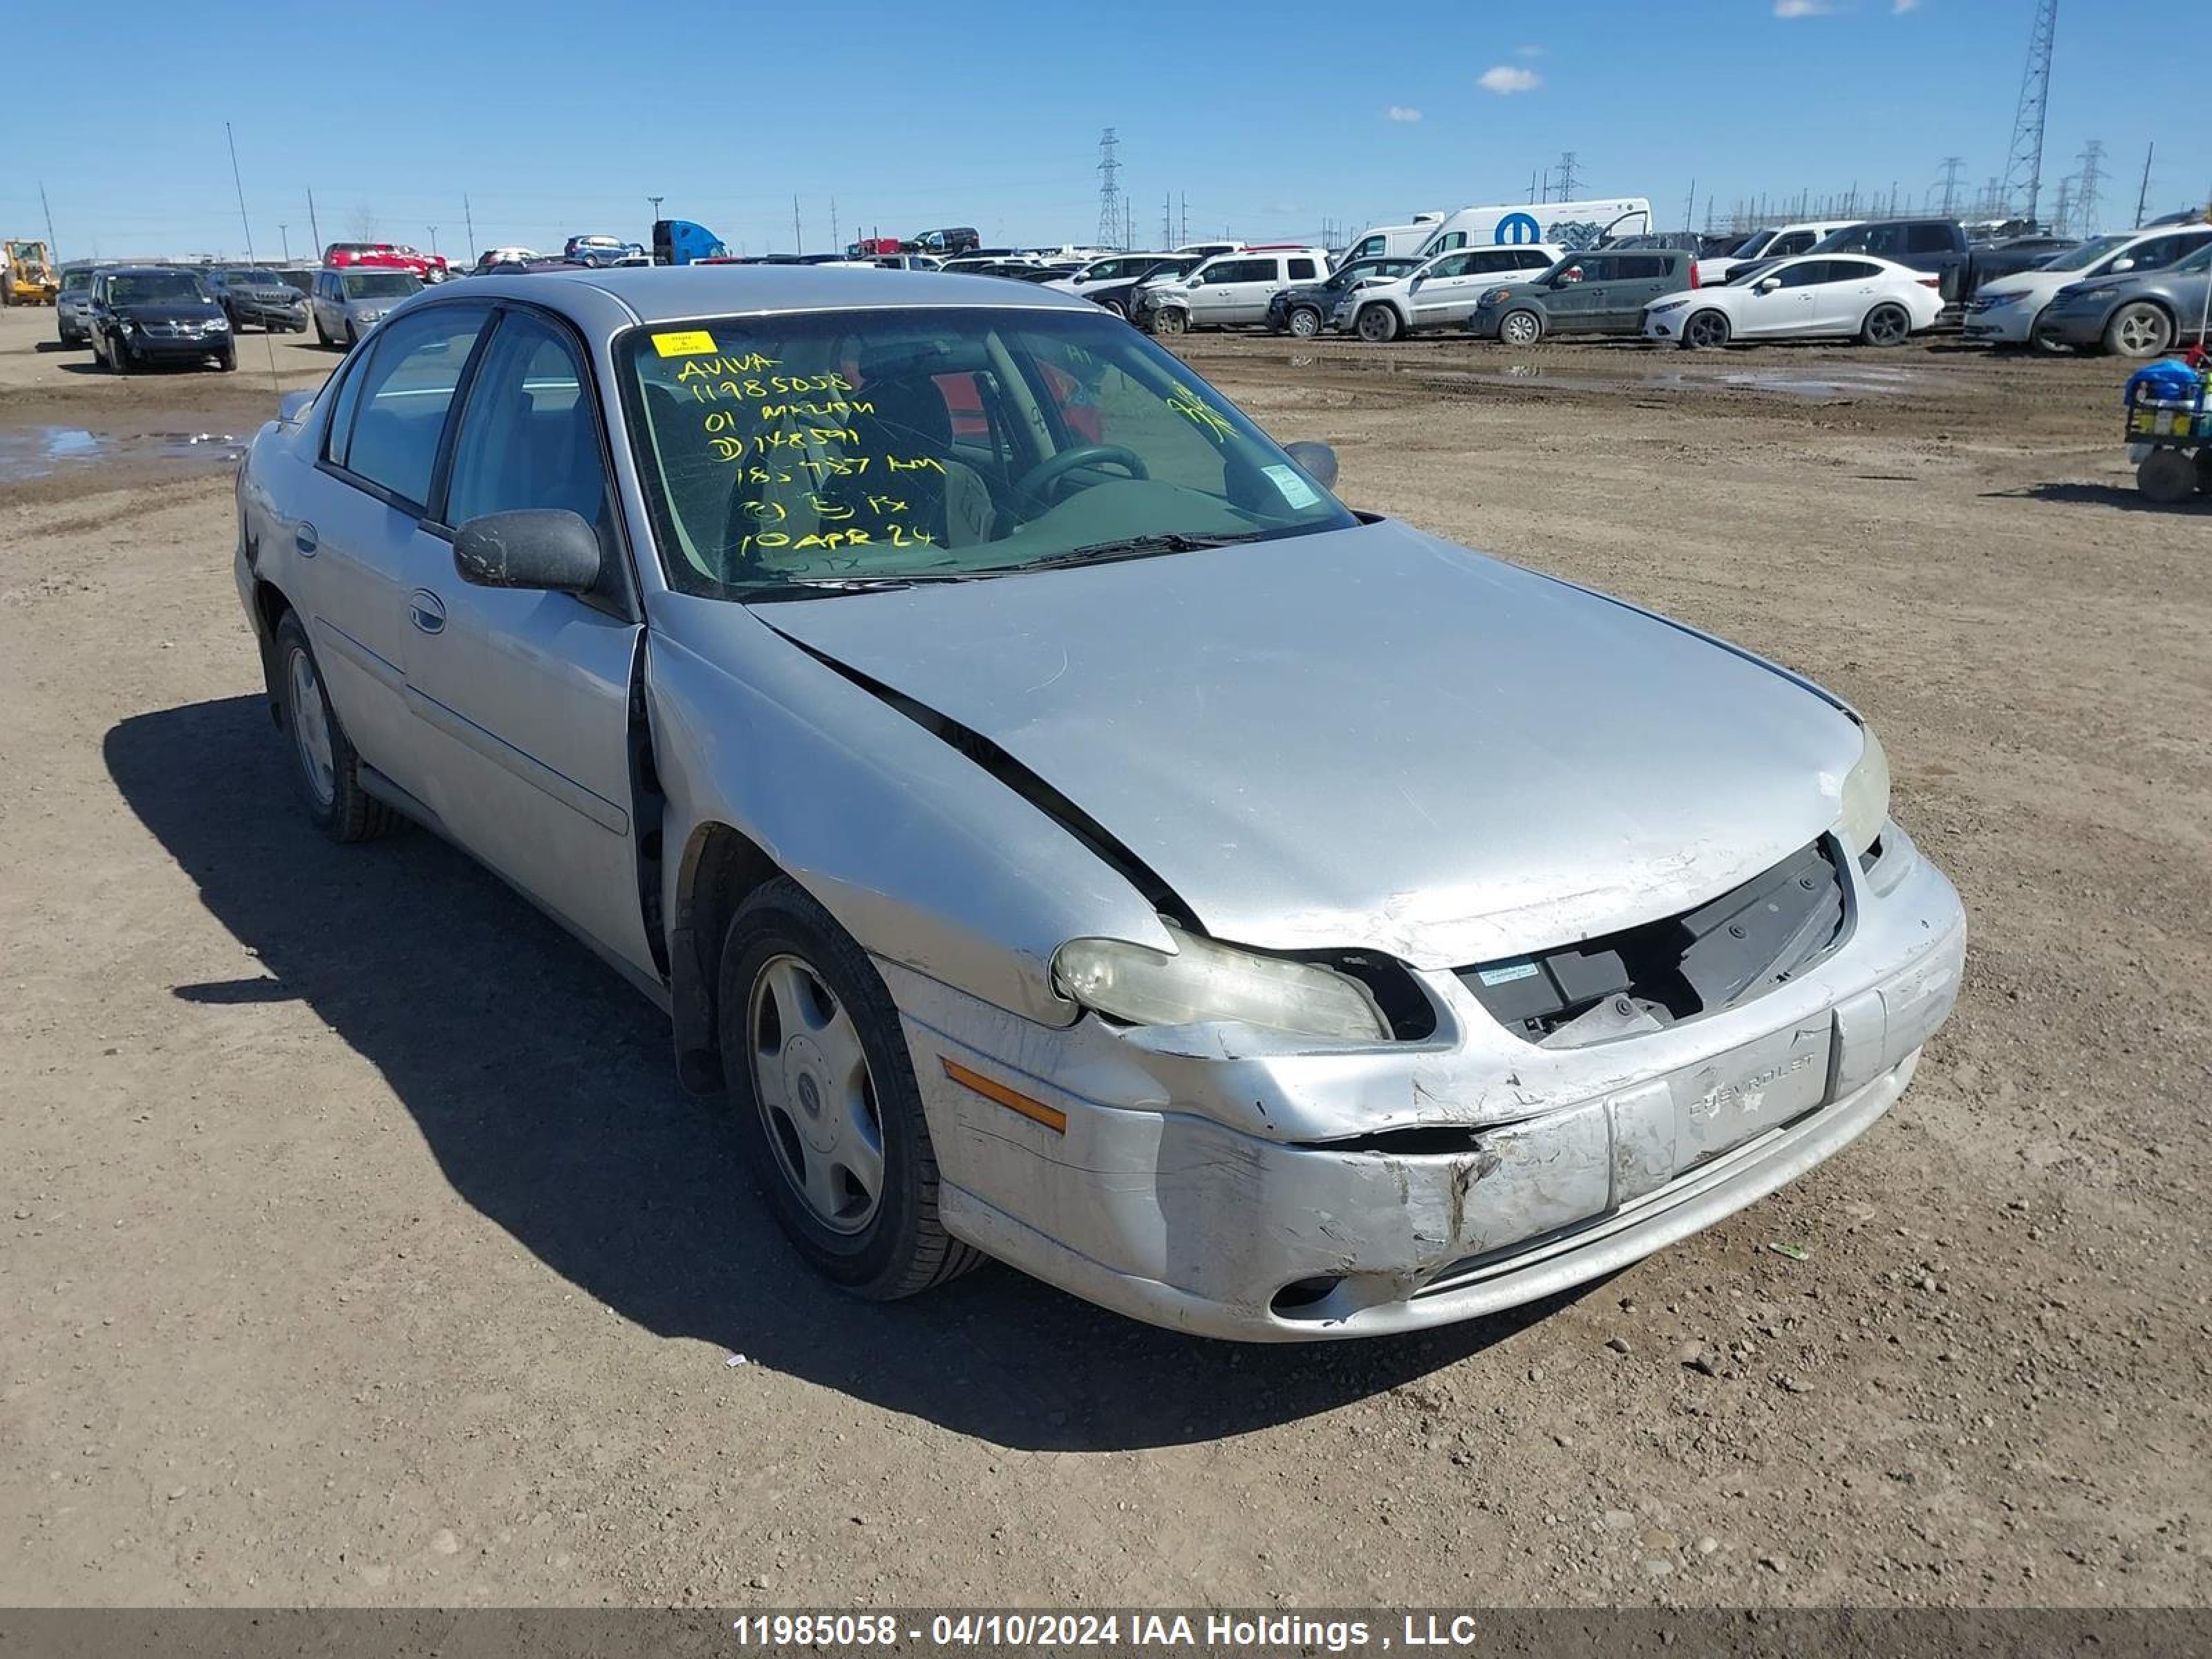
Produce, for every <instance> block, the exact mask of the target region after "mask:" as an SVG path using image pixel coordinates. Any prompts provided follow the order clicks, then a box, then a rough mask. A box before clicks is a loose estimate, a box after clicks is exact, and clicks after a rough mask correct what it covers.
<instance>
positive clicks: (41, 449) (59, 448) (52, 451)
mask: <svg viewBox="0 0 2212 1659" xmlns="http://www.w3.org/2000/svg"><path fill="white" fill-rule="evenodd" d="M245 453H246V440H245V439H244V438H242V437H239V436H237V435H234V434H231V433H228V432H132V433H106V432H94V431H93V430H91V429H90V428H85V427H76V426H46V425H41V426H27V427H17V428H12V429H9V428H0V483H18V482H20V481H21V480H24V479H27V478H45V477H52V475H53V474H55V473H57V472H61V471H67V470H69V469H70V468H73V467H78V466H83V465H90V464H94V463H97V462H101V461H121V460H181V461H191V462H197V463H201V464H204V465H210V466H230V465H236V463H237V461H238V459H239V458H240V456H242V455H243V454H245Z"/></svg>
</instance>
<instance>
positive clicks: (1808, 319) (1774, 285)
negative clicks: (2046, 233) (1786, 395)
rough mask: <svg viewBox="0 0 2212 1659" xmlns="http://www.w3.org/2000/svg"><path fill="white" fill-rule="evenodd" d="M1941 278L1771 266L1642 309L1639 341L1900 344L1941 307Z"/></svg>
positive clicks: (1856, 263)
mask: <svg viewBox="0 0 2212 1659" xmlns="http://www.w3.org/2000/svg"><path fill="white" fill-rule="evenodd" d="M1939 280H1940V279H1939V278H1937V277H1936V275H1935V274H1934V273H1933V272H1929V271H1921V270H1912V269H1911V268H1910V267H1908V266H1905V265H1900V264H1892V263H1891V262H1890V261H1888V260H1887V259H1875V258H1869V257H1868V256H1866V255H1864V254H1853V255H1851V256H1850V257H1848V258H1844V257H1825V256H1811V257H1808V258H1802V259H1786V260H1784V261H1783V262H1782V263H1781V264H1775V265H1770V266H1768V267H1767V268H1766V269H1765V270H1762V271H1760V272H1759V273H1758V274H1757V275H1756V276H1753V277H1752V278H1750V279H1749V280H1748V281H1744V282H1734V283H1724V284H1723V285H1722V286H1721V287H1718V288H1699V289H1686V290H1685V291H1684V292H1682V293H1680V294H1669V295H1666V296H1665V297H1664V298H1662V299H1658V300H1654V301H1652V302H1651V303H1650V305H1648V306H1646V307H1644V338H1645V339H1647V340H1674V341H1676V342H1678V343H1680V344H1682V345H1684V346H1724V345H1726V344H1727V343H1729V341H1730V340H1735V339H1747V340H1748V339H1759V340H1775V339H1803V338H1811V337H1819V336H1823V335H1827V336H1835V337H1843V338H1857V340H1859V341H1860V342H1862V343H1864V344H1867V345H1878V346H1893V345H1903V344H1904V343H1905V339H1906V337H1908V336H1910V335H1911V334H1913V333H1915V332H1916V331H1918V330H1921V329H1923V328H1928V327H1930V326H1932V325H1934V323H1935V321H1936V318H1937V316H1938V315H1940V314H1941V313H1942V309H1943V296H1942V292H1941V291H1940V288H1939Z"/></svg>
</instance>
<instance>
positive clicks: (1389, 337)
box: [1352, 305, 1398, 345]
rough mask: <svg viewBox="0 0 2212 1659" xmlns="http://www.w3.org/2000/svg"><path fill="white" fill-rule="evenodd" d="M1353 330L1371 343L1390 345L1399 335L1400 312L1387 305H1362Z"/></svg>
mask: <svg viewBox="0 0 2212 1659" xmlns="http://www.w3.org/2000/svg"><path fill="white" fill-rule="evenodd" d="M1352 332H1353V333H1355V334H1357V335H1358V337H1360V338H1361V339H1363V340H1364V341H1366V342H1367V343H1368V344H1370V345H1388V344H1389V343H1390V342H1391V341H1393V340H1395V339H1396V338H1397V337H1398V313H1396V312H1395V311H1393V310H1391V309H1390V307H1388V306H1386V305H1371V306H1362V307H1360V308H1359V314H1358V316H1357V317H1355V318H1353V319H1352Z"/></svg>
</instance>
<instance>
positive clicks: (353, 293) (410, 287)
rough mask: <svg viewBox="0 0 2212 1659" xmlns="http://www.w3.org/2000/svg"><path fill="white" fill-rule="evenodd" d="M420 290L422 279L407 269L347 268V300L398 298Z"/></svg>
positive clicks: (417, 292) (418, 292)
mask: <svg viewBox="0 0 2212 1659" xmlns="http://www.w3.org/2000/svg"><path fill="white" fill-rule="evenodd" d="M345 292H346V298H347V299H349V300H399V299H404V298H405V297H406V296H407V295H410V294H420V293H421V292H422V278H421V277H419V276H416V275H415V273H414V272H412V271H409V270H349V271H348V272H346V279H345Z"/></svg>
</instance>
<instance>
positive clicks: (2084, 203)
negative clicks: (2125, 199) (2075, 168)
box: [2074, 138, 2105, 240]
mask: <svg viewBox="0 0 2212 1659" xmlns="http://www.w3.org/2000/svg"><path fill="white" fill-rule="evenodd" d="M2078 159H2079V160H2080V161H2081V182H2080V183H2078V184H2077V185H2075V186H2074V225H2075V234H2076V235H2078V236H2080V237H2081V238H2082V239H2083V240H2087V239H2088V238H2090V237H2092V236H2094V235H2095V234H2097V186H2098V185H2100V184H2102V183H2103V182H2104V179H2105V141H2104V140H2103V139H2101V138H2092V139H2091V140H2090V141H2089V142H2088V143H2086V144H2084V145H2082V146H2081V155H2080V157H2079V158H2078Z"/></svg>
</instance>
